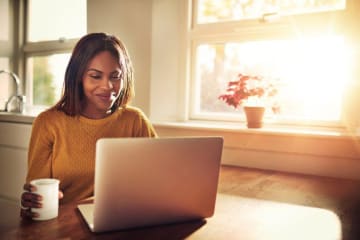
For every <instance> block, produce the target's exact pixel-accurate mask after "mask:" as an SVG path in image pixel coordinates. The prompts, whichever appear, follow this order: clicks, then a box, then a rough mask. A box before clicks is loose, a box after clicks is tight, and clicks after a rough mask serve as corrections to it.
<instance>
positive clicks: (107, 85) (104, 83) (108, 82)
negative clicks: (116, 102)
mask: <svg viewBox="0 0 360 240" xmlns="http://www.w3.org/2000/svg"><path fill="white" fill-rule="evenodd" d="M102 87H103V88H105V89H113V88H114V85H113V83H112V81H111V80H110V79H109V78H104V79H103V81H102Z"/></svg>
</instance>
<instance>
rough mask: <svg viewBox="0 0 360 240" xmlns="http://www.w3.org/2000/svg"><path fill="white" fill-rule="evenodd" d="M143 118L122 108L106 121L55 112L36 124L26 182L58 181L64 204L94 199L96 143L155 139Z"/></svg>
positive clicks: (44, 114)
mask: <svg viewBox="0 0 360 240" xmlns="http://www.w3.org/2000/svg"><path fill="white" fill-rule="evenodd" d="M155 136H156V133H155V131H154V129H153V127H152V125H151V123H150V122H149V120H148V119H147V118H146V116H145V115H144V114H143V112H142V111H141V110H139V109H137V108H134V107H126V108H120V109H119V110H118V111H116V112H114V113H113V114H111V115H110V116H108V117H106V118H104V119H88V118H85V117H83V116H76V117H71V116H68V115H66V114H65V113H63V112H61V111H57V110H54V109H50V110H47V111H45V112H42V113H41V114H40V115H39V116H38V117H37V118H36V119H35V121H34V123H33V127H32V133H31V139H30V146H29V153H28V173H27V178H26V181H27V182H29V181H31V180H32V179H36V178H57V179H59V180H60V189H61V190H62V191H63V193H64V198H63V199H62V200H60V202H61V203H66V202H70V201H76V200H81V199H84V198H87V197H90V196H92V195H93V192H94V169H95V143H96V141H97V140H98V139H99V138H102V137H155Z"/></svg>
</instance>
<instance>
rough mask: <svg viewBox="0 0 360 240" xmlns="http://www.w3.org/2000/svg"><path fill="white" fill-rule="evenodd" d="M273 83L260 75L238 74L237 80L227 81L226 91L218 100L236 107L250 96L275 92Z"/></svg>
mask: <svg viewBox="0 0 360 240" xmlns="http://www.w3.org/2000/svg"><path fill="white" fill-rule="evenodd" d="M277 92H278V91H277V89H276V87H275V86H274V84H271V83H269V82H267V81H265V80H264V79H263V77H261V76H251V75H243V74H241V73H240V74H238V76H237V80H235V81H230V82H228V86H227V89H226V93H225V94H222V95H220V96H219V99H220V100H223V101H224V102H226V103H227V104H228V105H229V106H232V107H234V108H238V107H239V106H241V105H242V104H243V103H244V102H245V101H246V100H248V99H249V98H250V97H254V98H258V99H261V98H266V97H273V96H275V95H276V94H277Z"/></svg>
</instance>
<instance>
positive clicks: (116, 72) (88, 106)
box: [21, 33, 156, 218]
mask: <svg viewBox="0 0 360 240" xmlns="http://www.w3.org/2000/svg"><path fill="white" fill-rule="evenodd" d="M132 94H133V69H132V64H131V60H130V58H129V56H128V53H127V51H126V49H125V46H124V45H123V44H122V43H121V41H120V40H119V39H117V38H116V37H114V36H110V35H107V34H104V33H92V34H88V35H86V36H84V37H83V38H82V39H80V41H79V42H78V43H77V44H76V46H75V48H74V50H73V53H72V56H71V58H70V61H69V64H68V66H67V69H66V72H65V84H64V92H63V96H62V98H61V99H60V101H59V102H58V103H57V104H56V105H55V106H54V107H52V108H50V109H49V110H47V111H45V112H42V113H41V114H40V115H39V116H38V117H37V118H36V119H35V121H34V123H33V129H32V134H31V139H30V147H29V154H28V173H27V177H26V183H25V185H24V190H25V192H24V193H23V194H22V196H21V205H22V208H21V216H22V217H29V218H33V217H35V216H36V214H35V213H32V212H31V208H39V207H41V202H40V200H41V196H38V195H36V194H34V193H31V188H33V186H31V185H30V184H29V182H30V181H31V180H33V179H36V178H57V179H59V180H60V190H61V191H60V192H59V198H60V203H66V202H70V201H76V200H81V199H84V198H87V197H90V196H92V195H93V191H94V168H95V143H96V141H97V140H98V139H99V138H102V137H156V133H155V131H154V129H153V127H152V125H151V123H150V122H149V120H148V119H147V118H146V116H145V115H144V114H143V112H142V111H141V110H139V109H137V108H134V107H129V106H127V104H128V102H129V100H130V99H131V96H132Z"/></svg>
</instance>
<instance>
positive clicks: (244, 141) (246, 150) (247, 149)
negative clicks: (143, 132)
mask: <svg viewBox="0 0 360 240" xmlns="http://www.w3.org/2000/svg"><path fill="white" fill-rule="evenodd" d="M153 125H154V127H155V129H156V131H157V133H158V135H159V136H160V137H171V136H175V137H181V136H222V137H223V138H224V148H223V155H222V164H224V165H231V166H242V167H250V168H260V169H270V170H276V171H286V172H295V173H303V174H312V175H317V176H328V177H337V178H350V179H359V180H360V176H359V171H360V137H359V134H353V133H351V132H347V131H346V129H341V128H302V127H292V126H291V127H290V126H274V125H265V126H264V127H263V128H260V129H248V128H247V127H246V125H245V124H244V123H220V122H200V121H189V122H156V121H153Z"/></svg>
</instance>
